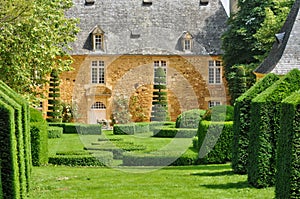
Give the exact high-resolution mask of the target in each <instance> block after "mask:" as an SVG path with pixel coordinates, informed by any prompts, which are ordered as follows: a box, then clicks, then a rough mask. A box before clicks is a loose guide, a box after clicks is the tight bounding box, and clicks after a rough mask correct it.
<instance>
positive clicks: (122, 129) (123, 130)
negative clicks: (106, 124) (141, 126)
mask: <svg viewBox="0 0 300 199" xmlns="http://www.w3.org/2000/svg"><path fill="white" fill-rule="evenodd" d="M134 132H135V124H134V123H130V124H115V125H114V128H113V133H114V135H133V134H134Z"/></svg>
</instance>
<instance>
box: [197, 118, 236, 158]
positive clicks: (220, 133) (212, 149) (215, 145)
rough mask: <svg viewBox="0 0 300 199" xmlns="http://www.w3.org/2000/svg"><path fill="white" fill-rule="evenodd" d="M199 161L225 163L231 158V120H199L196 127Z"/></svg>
mask: <svg viewBox="0 0 300 199" xmlns="http://www.w3.org/2000/svg"><path fill="white" fill-rule="evenodd" d="M197 134H198V147H199V148H200V149H199V157H200V158H199V163H202V164H210V163H218V164H219V163H226V162H228V161H230V160H231V155H232V142H233V122H232V121H228V122H211V121H201V122H200V124H199V128H198V132H197Z"/></svg>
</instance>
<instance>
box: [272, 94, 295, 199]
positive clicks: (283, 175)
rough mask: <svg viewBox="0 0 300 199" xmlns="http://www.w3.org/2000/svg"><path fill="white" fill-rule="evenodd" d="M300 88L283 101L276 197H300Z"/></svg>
mask: <svg viewBox="0 0 300 199" xmlns="http://www.w3.org/2000/svg"><path fill="white" fill-rule="evenodd" d="M299 157H300V90H299V91H298V92H296V93H294V94H292V95H291V96H289V97H288V98H286V99H285V100H284V101H283V102H282V106H281V117H280V132H279V134H278V147H277V164H276V166H277V167H276V168H277V173H276V182H275V195H276V198H278V199H279V198H300V189H299V187H300V181H299V179H300V166H299V165H300V159H299Z"/></svg>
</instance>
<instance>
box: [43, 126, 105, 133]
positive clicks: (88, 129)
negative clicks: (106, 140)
mask: <svg viewBox="0 0 300 199" xmlns="http://www.w3.org/2000/svg"><path fill="white" fill-rule="evenodd" d="M48 125H49V126H56V127H61V128H63V129H64V130H63V133H64V134H77V133H80V134H84V135H101V134H102V126H101V125H100V124H81V123H48Z"/></svg>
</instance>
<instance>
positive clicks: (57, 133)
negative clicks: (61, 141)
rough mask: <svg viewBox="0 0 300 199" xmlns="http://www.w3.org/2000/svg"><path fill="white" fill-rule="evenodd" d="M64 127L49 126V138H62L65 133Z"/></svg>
mask: <svg viewBox="0 0 300 199" xmlns="http://www.w3.org/2000/svg"><path fill="white" fill-rule="evenodd" d="M63 131H64V129H63V128H61V127H57V126H49V127H48V138H50V139H52V138H60V137H61V136H62V134H63Z"/></svg>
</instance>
